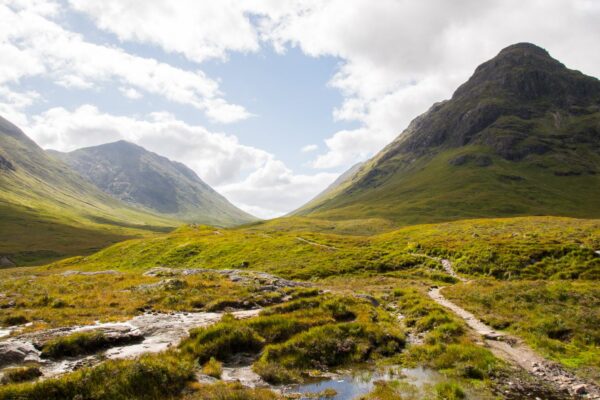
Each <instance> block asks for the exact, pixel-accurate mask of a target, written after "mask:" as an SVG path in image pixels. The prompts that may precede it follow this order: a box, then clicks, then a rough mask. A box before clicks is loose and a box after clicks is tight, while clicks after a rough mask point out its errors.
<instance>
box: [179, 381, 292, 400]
mask: <svg viewBox="0 0 600 400" xmlns="http://www.w3.org/2000/svg"><path fill="white" fill-rule="evenodd" d="M282 398H283V397H282V396H280V395H278V394H276V393H275V392H273V391H271V390H268V389H251V388H247V387H245V386H242V385H241V384H239V383H216V384H213V385H196V386H195V387H193V391H192V392H191V393H189V394H186V395H184V396H183V400H281V399H282Z"/></svg>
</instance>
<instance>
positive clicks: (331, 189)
mask: <svg viewBox="0 0 600 400" xmlns="http://www.w3.org/2000/svg"><path fill="white" fill-rule="evenodd" d="M363 165H364V163H360V162H359V163H356V164H354V165H353V166H352V167H350V168H349V169H348V170H347V171H346V172H344V173H343V174H341V175H340V176H339V177H338V178H337V179H336V180H335V181H333V183H332V184H331V185H329V186H327V187H326V188H325V190H323V191H322V192H321V193H319V194H317V195H316V196H315V197H314V198H313V199H312V200H310V201H309V202H308V203H306V204H305V205H303V206H302V207H301V208H299V209H298V210H296V211H294V212H292V213H291V214H290V215H294V214H298V213H300V212H301V211H302V210H306V209H310V208H312V207H313V205H318V204H319V203H320V202H321V201H324V200H326V199H327V198H328V197H329V196H330V195H331V194H333V193H335V192H336V190H337V189H338V188H339V187H340V186H342V185H343V184H345V183H346V182H348V181H350V180H351V179H352V178H354V176H355V175H356V174H357V173H358V171H360V168H361V167H362V166H363Z"/></svg>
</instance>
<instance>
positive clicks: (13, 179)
mask: <svg viewBox="0 0 600 400" xmlns="http://www.w3.org/2000/svg"><path fill="white" fill-rule="evenodd" d="M0 164H1V165H2V167H1V168H0V187H1V188H2V190H1V191H0V255H4V256H8V257H10V258H11V259H12V260H13V261H15V262H17V264H22V263H31V262H38V261H42V260H44V261H46V260H50V259H55V258H60V257H64V256H68V255H73V254H85V253H89V252H92V251H95V250H98V249H99V248H101V247H103V246H106V245H107V244H111V243H114V242H117V241H120V240H124V239H127V238H131V237H135V236H140V235H147V234H151V233H152V232H157V231H159V232H166V231H169V230H171V229H173V228H174V227H176V226H177V225H178V224H179V223H178V222H177V221H175V220H173V219H169V218H165V217H161V216H158V215H156V214H152V213H149V212H146V211H143V210H140V209H136V208H131V207H129V206H127V205H126V204H124V203H122V202H120V201H119V200H116V199H114V198H112V197H110V196H109V195H107V194H105V193H103V192H101V191H100V190H98V189H97V188H96V187H95V186H94V185H92V184H91V183H89V182H87V181H86V180H85V179H83V178H82V177H80V176H79V175H78V174H77V173H75V172H74V171H72V170H71V168H70V167H68V166H67V165H66V164H64V163H62V162H61V161H59V160H56V159H54V158H53V157H51V156H50V155H48V154H47V153H46V152H45V151H44V150H43V149H41V148H40V147H39V146H38V145H37V144H36V143H35V142H34V141H33V140H31V139H30V138H29V137H28V136H27V135H26V134H25V133H24V132H23V131H22V130H21V129H19V128H18V127H17V126H16V125H14V124H12V123H11V122H9V121H8V120H6V119H4V118H2V117H0Z"/></svg>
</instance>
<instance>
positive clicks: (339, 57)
mask: <svg viewBox="0 0 600 400" xmlns="http://www.w3.org/2000/svg"><path fill="white" fill-rule="evenodd" d="M517 42H532V43H535V44H537V45H539V46H542V47H544V48H546V49H547V50H548V51H549V52H550V54H551V55H552V56H554V57H555V58H557V59H559V60H560V61H562V62H563V63H565V64H566V65H567V66H568V67H570V68H573V69H578V70H581V71H582V72H584V73H586V74H588V75H592V76H596V77H598V76H600V51H598V43H600V0H487V1H481V0H455V1H448V0H420V1H416V0H375V1H374V0H218V1H215V0H144V1H142V0H102V1H97V0H0V115H2V116H3V117H5V118H7V119H9V120H10V121H12V122H13V123H15V124H17V125H18V126H19V127H21V128H22V129H23V130H24V131H25V133H26V134H28V135H29V136H30V137H31V138H32V139H34V140H35V141H36V142H37V143H38V144H39V145H40V146H42V147H43V148H46V149H55V150H60V151H71V150H74V149H77V148H81V147H86V146H94V145H99V144H103V143H108V142H112V141H116V140H128V141H131V142H134V143H136V144H139V145H141V146H143V147H145V148H146V149H148V150H150V151H154V152H156V153H158V154H161V155H164V156H166V157H168V158H170V159H172V160H176V161H180V162H183V163H185V164H186V165H188V166H189V167H191V168H192V169H193V170H194V171H196V173H197V174H198V175H199V176H200V177H201V178H202V179H203V180H204V181H206V182H207V183H208V184H210V185H211V186H213V187H214V188H215V189H216V190H218V191H219V192H220V193H222V194H223V195H225V196H226V197H227V198H228V199H229V200H230V201H231V202H232V203H234V204H235V205H237V206H238V207H240V208H242V209H244V210H245V211H248V212H250V213H252V214H254V215H256V216H259V217H262V218H271V217H276V216H280V215H283V214H285V213H288V212H290V211H292V210H294V209H295V208H298V207H299V206H301V205H302V204H304V203H305V202H307V201H308V200H310V199H311V198H312V197H314V196H315V195H316V194H318V193H319V192H320V191H322V190H323V189H324V188H325V187H327V186H328V185H329V184H330V183H331V182H333V181H334V180H335V179H336V178H337V177H338V176H339V174H340V173H342V172H344V171H345V170H347V169H348V168H349V167H351V166H352V165H354V164H355V163H357V162H360V161H364V160H366V159H368V158H369V157H371V156H373V155H374V154H376V153H377V151H379V150H381V149H382V148H383V147H384V146H385V145H386V144H388V143H389V142H391V141H392V140H393V139H394V138H396V137H397V136H398V135H400V134H401V133H402V131H403V130H404V129H405V128H406V126H407V125H408V123H409V122H410V121H411V120H412V119H413V118H415V117H416V116H418V115H419V114H421V113H423V112H425V111H426V110H427V109H428V108H429V107H430V106H431V105H432V104H433V103H435V102H437V101H441V100H444V99H447V98H449V97H451V95H452V93H453V91H454V90H455V89H456V87H457V86H458V85H460V84H461V83H462V82H464V81H465V80H467V79H468V78H469V76H470V75H471V74H472V73H473V70H474V69H475V68H476V67H477V65H479V64H481V63H482V62H484V61H485V60H487V59H489V58H492V57H493V56H495V55H496V54H497V53H498V52H499V51H500V50H501V49H502V48H504V47H506V46H508V45H510V44H513V43H517Z"/></svg>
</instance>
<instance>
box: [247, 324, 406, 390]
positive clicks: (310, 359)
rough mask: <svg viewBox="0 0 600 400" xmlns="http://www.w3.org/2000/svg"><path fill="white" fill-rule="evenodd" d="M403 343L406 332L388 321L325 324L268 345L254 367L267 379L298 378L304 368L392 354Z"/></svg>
mask: <svg viewBox="0 0 600 400" xmlns="http://www.w3.org/2000/svg"><path fill="white" fill-rule="evenodd" d="M403 346H404V336H403V335H402V333H401V332H399V331H398V330H397V329H396V328H393V327H392V326H387V325H385V324H378V325H375V324H361V323H342V324H335V325H325V326H320V327H315V328H312V329H310V330H309V331H306V332H303V333H301V334H299V335H297V336H295V337H293V338H292V339H290V340H288V341H286V342H284V343H281V344H276V345H269V346H267V347H266V348H265V351H264V353H263V354H262V356H261V358H260V359H259V361H258V362H257V363H255V365H254V370H255V371H256V372H257V373H258V374H259V375H261V376H262V377H263V378H264V379H265V380H268V381H271V382H285V381H288V380H295V379H297V377H298V375H299V372H300V371H301V370H306V369H320V370H326V369H328V368H330V367H336V366H340V365H346V364H350V363H357V362H363V361H366V360H368V359H370V358H372V357H376V356H378V355H379V356H391V355H393V354H396V353H398V352H399V351H401V350H402V348H403Z"/></svg>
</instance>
